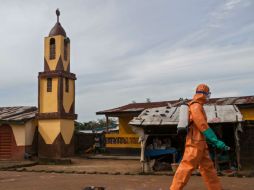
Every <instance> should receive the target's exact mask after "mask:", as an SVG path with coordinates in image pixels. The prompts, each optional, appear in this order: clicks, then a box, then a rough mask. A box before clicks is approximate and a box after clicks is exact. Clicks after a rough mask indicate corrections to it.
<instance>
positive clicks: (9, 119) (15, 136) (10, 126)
mask: <svg viewBox="0 0 254 190" xmlns="http://www.w3.org/2000/svg"><path fill="white" fill-rule="evenodd" d="M36 113H37V108H36V107H29V106H19V107H0V159H1V160H23V159H24V157H25V156H26V155H33V154H36V153H37V134H38V133H37V120H36V119H35V114H36Z"/></svg>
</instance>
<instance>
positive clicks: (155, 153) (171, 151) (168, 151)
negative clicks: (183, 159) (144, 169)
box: [145, 148, 177, 157]
mask: <svg viewBox="0 0 254 190" xmlns="http://www.w3.org/2000/svg"><path fill="white" fill-rule="evenodd" d="M167 154H177V150H176V149H175V148H170V149H154V150H145V156H146V157H156V156H162V155H167Z"/></svg>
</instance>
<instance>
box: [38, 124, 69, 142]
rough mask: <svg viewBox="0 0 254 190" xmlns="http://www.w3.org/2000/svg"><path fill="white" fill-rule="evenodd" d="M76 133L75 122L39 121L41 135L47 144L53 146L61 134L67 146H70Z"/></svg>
mask: <svg viewBox="0 0 254 190" xmlns="http://www.w3.org/2000/svg"><path fill="white" fill-rule="evenodd" d="M73 132H74V121H73V120H67V119H52V120H39V133H40V134H41V136H42V137H43V139H44V141H45V143H46V144H53V143H54V141H55V139H56V137H57V136H58V135H59V134H60V133H61V134H62V137H63V139H64V142H65V144H69V143H70V141H71V138H72V136H73Z"/></svg>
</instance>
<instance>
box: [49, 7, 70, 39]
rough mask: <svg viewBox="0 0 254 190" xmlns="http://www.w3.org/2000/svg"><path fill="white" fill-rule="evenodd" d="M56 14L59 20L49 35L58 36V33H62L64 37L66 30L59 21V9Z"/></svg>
mask: <svg viewBox="0 0 254 190" xmlns="http://www.w3.org/2000/svg"><path fill="white" fill-rule="evenodd" d="M56 15H57V22H56V24H55V26H54V27H53V28H52V29H51V30H50V32H49V37H50V36H56V35H62V36H64V37H66V32H65V30H64V28H63V27H62V25H61V24H60V22H59V16H60V11H59V9H57V10H56Z"/></svg>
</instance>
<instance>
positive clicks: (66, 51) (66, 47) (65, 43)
mask: <svg viewBox="0 0 254 190" xmlns="http://www.w3.org/2000/svg"><path fill="white" fill-rule="evenodd" d="M67 57H68V40H67V39H65V40H64V60H65V61H66V60H67Z"/></svg>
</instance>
